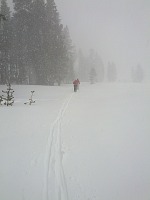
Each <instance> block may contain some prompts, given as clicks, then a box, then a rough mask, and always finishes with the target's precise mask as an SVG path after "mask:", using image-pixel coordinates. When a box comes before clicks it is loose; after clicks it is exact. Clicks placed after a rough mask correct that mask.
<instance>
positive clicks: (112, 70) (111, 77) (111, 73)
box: [107, 63, 117, 82]
mask: <svg viewBox="0 0 150 200" xmlns="http://www.w3.org/2000/svg"><path fill="white" fill-rule="evenodd" d="M107 78H108V81H109V82H114V81H116V80H117V69H116V66H115V64H114V63H108V66H107Z"/></svg>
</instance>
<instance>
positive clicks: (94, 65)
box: [75, 49, 144, 84]
mask: <svg viewBox="0 0 150 200" xmlns="http://www.w3.org/2000/svg"><path fill="white" fill-rule="evenodd" d="M130 70H131V71H130V77H128V78H126V81H133V82H142V81H143V80H144V70H143V68H142V66H141V65H139V64H138V65H137V66H134V67H131V69H130ZM75 71H76V76H77V77H79V79H80V80H81V81H84V82H91V83H92V84H93V83H94V82H103V81H108V82H116V81H121V79H120V77H119V75H118V71H117V67H116V65H115V63H114V62H108V64H107V66H105V65H104V63H103V61H102V59H101V57H100V56H99V54H98V53H97V52H96V51H95V50H94V49H90V50H89V53H88V55H86V56H85V55H84V54H83V52H82V50H81V49H80V50H79V52H78V54H77V62H76V69H75ZM122 81H124V80H122Z"/></svg>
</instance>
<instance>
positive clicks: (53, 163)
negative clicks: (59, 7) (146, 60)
mask: <svg viewBox="0 0 150 200" xmlns="http://www.w3.org/2000/svg"><path fill="white" fill-rule="evenodd" d="M5 88H6V87H5V86H0V91H1V90H2V89H5ZM13 89H14V90H15V95H14V96H15V104H14V105H13V106H12V107H5V106H1V107H0V161H1V164H0V199H3V200H10V199H11V200H20V199H22V200H100V199H102V200H120V199H121V200H127V199H128V200H141V199H142V200H148V199H149V198H150V191H149V188H150V174H149V168H150V155H149V154H150V145H149V140H150V136H149V133H150V125H149V119H150V106H149V102H150V84H148V83H147V84H146V83H145V84H132V83H130V84H127V83H126V84H121V83H120V84H106V83H105V84H94V85H89V84H88V83H87V84H86V83H85V84H83V83H81V87H80V90H79V91H78V92H77V93H73V88H72V85H68V86H61V87H57V86H55V87H48V86H13ZM31 90H35V95H34V96H33V99H35V100H36V103H35V104H34V105H32V106H29V105H24V102H26V101H27V100H28V98H29V97H30V91H31Z"/></svg>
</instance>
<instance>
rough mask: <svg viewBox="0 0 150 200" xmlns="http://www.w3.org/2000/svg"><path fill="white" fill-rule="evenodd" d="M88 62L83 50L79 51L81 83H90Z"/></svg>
mask: <svg viewBox="0 0 150 200" xmlns="http://www.w3.org/2000/svg"><path fill="white" fill-rule="evenodd" d="M87 73H88V71H87V61H86V57H85V56H84V55H83V52H82V50H81V49H80V50H79V51H78V77H79V79H80V80H81V81H88V75H87Z"/></svg>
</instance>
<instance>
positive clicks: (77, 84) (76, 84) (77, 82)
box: [73, 78, 80, 92]
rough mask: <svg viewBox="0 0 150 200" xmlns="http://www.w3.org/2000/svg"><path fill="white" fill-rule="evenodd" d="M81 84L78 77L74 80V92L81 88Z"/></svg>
mask: <svg viewBox="0 0 150 200" xmlns="http://www.w3.org/2000/svg"><path fill="white" fill-rule="evenodd" d="M79 84H80V81H79V79H78V78H77V79H76V80H74V81H73V85H74V92H76V91H77V90H78V89H79Z"/></svg>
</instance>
